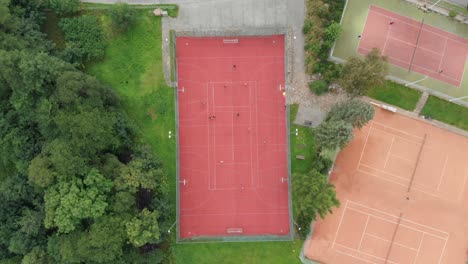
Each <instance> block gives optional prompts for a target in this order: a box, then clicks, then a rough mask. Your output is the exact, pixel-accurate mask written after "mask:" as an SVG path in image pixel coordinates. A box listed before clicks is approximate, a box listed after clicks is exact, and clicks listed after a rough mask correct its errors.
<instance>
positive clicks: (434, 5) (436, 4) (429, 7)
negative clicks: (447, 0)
mask: <svg viewBox="0 0 468 264" xmlns="http://www.w3.org/2000/svg"><path fill="white" fill-rule="evenodd" d="M440 1H442V0H438V1H437V2H435V4H433V5H431V6H430V7H429V8H428V9H432V8H433V7H434V6H435V5H437V4H438V3H439V2H440Z"/></svg>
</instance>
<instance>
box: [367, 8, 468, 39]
mask: <svg viewBox="0 0 468 264" xmlns="http://www.w3.org/2000/svg"><path fill="white" fill-rule="evenodd" d="M369 12H373V13H376V14H378V15H381V16H384V17H390V16H387V15H384V14H382V13H379V12H377V11H374V10H369ZM390 12H391V11H390ZM390 18H391V17H390ZM410 19H412V18H410ZM395 20H398V21H399V22H402V23H404V24H407V25H408V26H412V27H415V28H417V29H419V28H418V27H417V26H415V25H412V24H409V23H408V22H405V21H403V20H400V19H398V18H396V19H395ZM412 20H414V19H412ZM414 21H416V22H418V21H417V20H414ZM424 25H427V24H426V23H424ZM428 26H430V27H432V26H431V25H428ZM434 28H436V27H434ZM437 29H438V28H437ZM422 30H423V31H427V32H430V33H432V34H435V35H438V36H441V37H444V38H448V39H450V40H453V41H455V42H458V43H460V44H462V45H463V46H468V45H467V44H465V43H463V42H460V41H458V40H456V39H453V38H449V37H448V36H444V35H441V34H439V33H437V32H435V31H432V30H429V29H426V28H424V27H423V29H422ZM440 30H442V29H440ZM442 31H444V30H442ZM444 32H446V33H448V34H452V35H454V34H453V33H451V32H448V31H444Z"/></svg>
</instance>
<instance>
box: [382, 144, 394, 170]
mask: <svg viewBox="0 0 468 264" xmlns="http://www.w3.org/2000/svg"><path fill="white" fill-rule="evenodd" d="M393 143H395V136H393V137H392V143H391V144H390V148H389V149H388V151H387V158H386V159H385V164H384V169H385V168H386V167H387V163H388V158H390V153H391V152H392V147H393Z"/></svg>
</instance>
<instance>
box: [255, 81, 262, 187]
mask: <svg viewBox="0 0 468 264" xmlns="http://www.w3.org/2000/svg"><path fill="white" fill-rule="evenodd" d="M258 122H259V120H258V86H257V83H255V142H256V143H257V144H256V146H257V147H256V148H255V150H256V152H257V174H256V175H257V187H260V186H261V183H260V166H259V161H260V157H259V155H258V152H259V151H258V149H259V141H258V131H259V130H258Z"/></svg>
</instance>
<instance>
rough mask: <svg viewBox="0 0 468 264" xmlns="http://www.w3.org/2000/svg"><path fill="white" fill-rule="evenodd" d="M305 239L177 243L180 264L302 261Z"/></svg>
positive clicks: (176, 253) (177, 260) (177, 256)
mask: <svg viewBox="0 0 468 264" xmlns="http://www.w3.org/2000/svg"><path fill="white" fill-rule="evenodd" d="M302 243H303V241H302V240H295V241H291V242H241V243H239V242H232V243H198V244H183V245H177V247H176V249H175V255H176V258H175V260H176V263H186V264H192V263H204V264H211V263H223V264H239V263H242V264H260V263H269V264H284V263H289V264H294V263H301V261H300V259H299V254H300V252H301V248H302Z"/></svg>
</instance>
